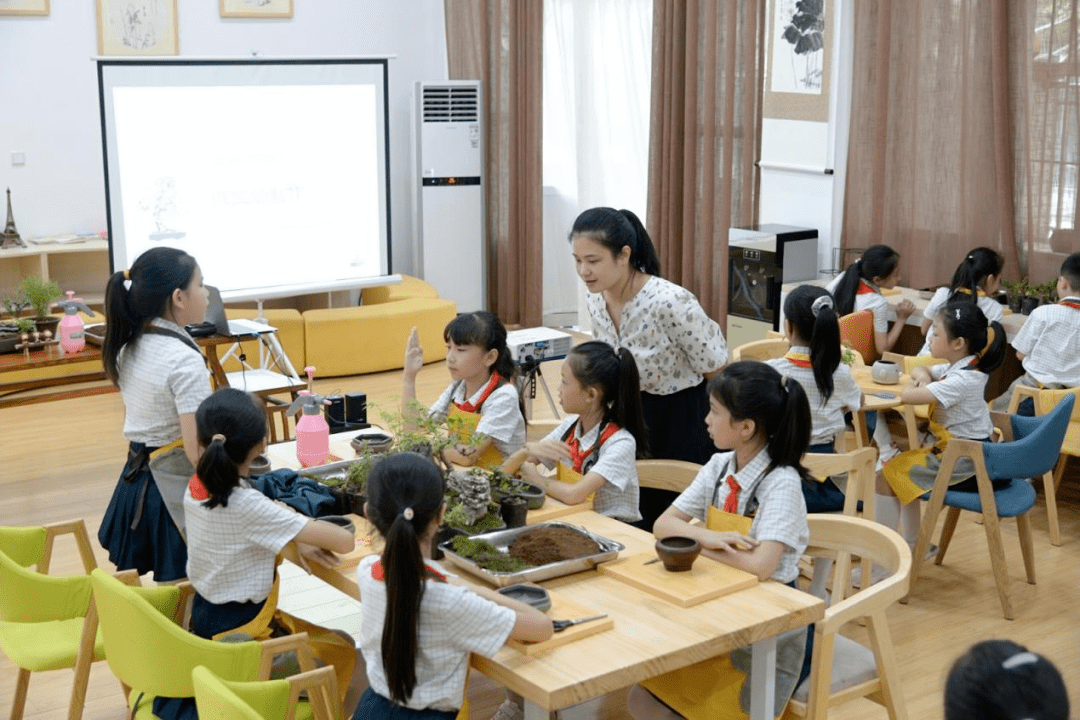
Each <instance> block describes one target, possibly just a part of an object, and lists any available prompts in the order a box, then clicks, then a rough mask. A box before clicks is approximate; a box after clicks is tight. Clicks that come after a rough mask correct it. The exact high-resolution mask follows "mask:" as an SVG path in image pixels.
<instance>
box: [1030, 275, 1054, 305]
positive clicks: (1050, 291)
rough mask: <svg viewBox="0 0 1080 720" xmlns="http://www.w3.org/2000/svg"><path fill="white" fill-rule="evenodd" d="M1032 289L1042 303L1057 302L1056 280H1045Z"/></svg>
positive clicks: (1050, 303)
mask: <svg viewBox="0 0 1080 720" xmlns="http://www.w3.org/2000/svg"><path fill="white" fill-rule="evenodd" d="M1034 289H1035V290H1036V291H1037V292H1036V294H1037V295H1038V296H1039V300H1041V301H1042V304H1043V305H1053V304H1054V303H1056V302H1057V280H1047V281H1046V282H1044V283H1043V284H1042V285H1039V286H1037V287H1036V288H1034Z"/></svg>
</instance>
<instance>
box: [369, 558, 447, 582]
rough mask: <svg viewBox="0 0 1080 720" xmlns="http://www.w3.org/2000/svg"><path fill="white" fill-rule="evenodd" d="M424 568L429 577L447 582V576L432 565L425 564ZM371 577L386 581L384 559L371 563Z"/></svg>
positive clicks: (436, 580)
mask: <svg viewBox="0 0 1080 720" xmlns="http://www.w3.org/2000/svg"><path fill="white" fill-rule="evenodd" d="M424 569H425V570H427V576H428V579H430V580H434V581H435V582H446V576H445V575H443V574H442V573H441V572H439V571H438V570H436V569H435V568H433V567H431V566H430V565H427V564H425V565H424ZM371 577H372V578H374V579H375V580H378V581H379V582H386V570H385V569H384V568H383V564H382V560H376V561H375V562H373V563H372V564H371Z"/></svg>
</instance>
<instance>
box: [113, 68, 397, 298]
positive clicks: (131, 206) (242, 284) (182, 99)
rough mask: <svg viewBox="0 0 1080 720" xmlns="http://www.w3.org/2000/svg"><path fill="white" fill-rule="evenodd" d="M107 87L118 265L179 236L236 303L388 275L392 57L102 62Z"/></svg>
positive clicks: (173, 242) (177, 243)
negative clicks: (389, 62) (389, 68)
mask: <svg viewBox="0 0 1080 720" xmlns="http://www.w3.org/2000/svg"><path fill="white" fill-rule="evenodd" d="M98 87H99V92H100V100H101V120H102V142H103V146H104V153H105V192H106V198H107V204H108V211H107V212H108V229H109V242H110V258H111V262H112V267H113V270H114V271H116V270H120V269H124V268H128V267H130V266H131V264H132V263H133V262H134V261H135V259H136V258H137V257H138V256H139V255H140V254H141V253H142V252H144V251H145V250H147V249H149V248H152V247H155V246H160V245H164V246H170V247H177V248H181V249H183V250H186V251H187V252H189V253H191V255H193V256H194V257H195V259H196V260H197V261H198V263H199V265H200V266H201V268H202V271H203V277H204V278H205V281H206V282H207V283H208V284H210V285H214V286H216V287H217V288H218V289H220V290H221V292H222V295H223V296H224V297H225V298H226V299H232V300H242V299H257V298H260V297H272V296H280V295H282V294H303V293H305V292H319V291H323V290H333V289H340V288H345V287H356V286H360V285H363V284H370V280H371V279H372V278H376V277H382V276H386V275H388V274H389V272H390V221H389V209H390V204H389V203H390V199H389V189H388V181H389V144H388V137H387V60H386V59H303V60H264V59H254V60H190V59H183V60H175V61H169V60H157V59H155V60H112V59H99V60H98ZM365 279H367V280H368V281H369V282H368V283H365V282H363V281H364V280H365ZM283 291H284V292H283Z"/></svg>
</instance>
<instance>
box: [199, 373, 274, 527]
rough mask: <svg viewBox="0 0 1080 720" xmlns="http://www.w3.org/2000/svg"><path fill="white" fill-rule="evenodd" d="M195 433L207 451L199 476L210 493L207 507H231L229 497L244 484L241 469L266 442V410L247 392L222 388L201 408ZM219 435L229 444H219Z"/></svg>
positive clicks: (201, 459) (203, 457) (207, 399)
mask: <svg viewBox="0 0 1080 720" xmlns="http://www.w3.org/2000/svg"><path fill="white" fill-rule="evenodd" d="M195 429H196V431H197V433H198V436H199V445H200V446H202V447H203V448H204V449H203V453H202V455H201V456H200V457H199V466H198V467H197V468H196V469H195V472H196V474H197V475H198V476H199V480H201V481H202V484H203V486H204V487H205V488H206V491H207V492H208V493H210V499H209V500H207V501H206V502H204V503H203V505H204V506H205V507H208V508H214V507H217V506H218V505H220V506H221V507H227V506H228V504H229V494H230V493H232V491H233V488H235V487H236V486H237V485H239V484H240V473H239V469H240V466H241V465H243V464H244V461H245V460H247V457H248V455H250V454H251V449H252V448H254V447H256V446H257V445H259V444H261V443H262V442H263V441H264V440H265V439H266V410H265V408H264V407H263V404H262V401H261V400H259V399H258V398H256V397H254V396H252V395H249V394H247V393H246V392H244V391H243V390H238V389H236V388H228V387H226V388H221V389H220V390H218V391H216V392H215V393H214V394H212V395H211V396H210V397H208V398H206V399H205V400H203V401H202V402H201V403H200V404H199V409H198V410H196V411H195ZM215 435H223V436H224V437H225V440H224V441H222V440H221V439H220V438H219V439H217V440H215V439H214V436H215Z"/></svg>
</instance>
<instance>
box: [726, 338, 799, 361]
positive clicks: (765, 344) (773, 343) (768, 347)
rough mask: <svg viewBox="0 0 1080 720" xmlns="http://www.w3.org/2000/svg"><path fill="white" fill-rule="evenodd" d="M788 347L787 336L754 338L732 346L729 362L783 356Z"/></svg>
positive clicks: (770, 358)
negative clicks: (734, 346) (763, 338)
mask: <svg viewBox="0 0 1080 720" xmlns="http://www.w3.org/2000/svg"><path fill="white" fill-rule="evenodd" d="M788 347H789V345H788V341H787V338H783V339H780V338H767V339H765V340H754V341H753V342H748V343H743V344H742V345H740V346H738V347H737V348H733V349H732V351H731V362H738V361H739V360H772V359H773V358H778V357H784V353H786V352H787V351H788Z"/></svg>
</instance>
